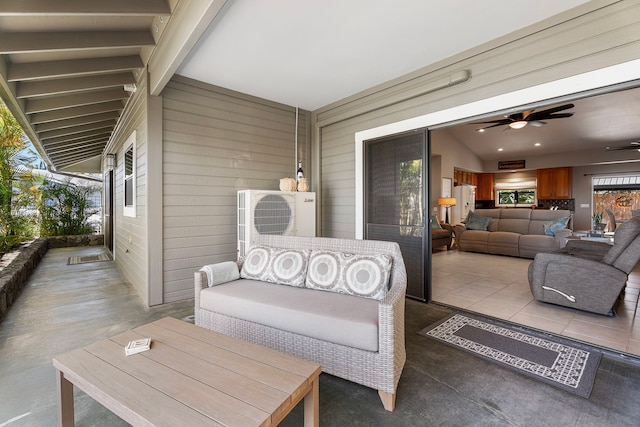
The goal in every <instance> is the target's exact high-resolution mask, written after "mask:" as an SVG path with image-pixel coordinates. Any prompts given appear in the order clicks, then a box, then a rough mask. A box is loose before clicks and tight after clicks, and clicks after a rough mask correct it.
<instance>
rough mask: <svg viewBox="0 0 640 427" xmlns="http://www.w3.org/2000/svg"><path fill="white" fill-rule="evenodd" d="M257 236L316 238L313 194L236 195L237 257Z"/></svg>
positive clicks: (258, 192)
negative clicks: (273, 235)
mask: <svg viewBox="0 0 640 427" xmlns="http://www.w3.org/2000/svg"><path fill="white" fill-rule="evenodd" d="M259 234H275V235H281V236H307V237H313V236H315V235H316V193H314V192H290V191H268V190H240V191H238V257H239V258H241V257H243V256H244V255H245V253H246V250H247V248H249V247H250V246H251V242H252V241H253V240H254V239H255V236H256V235H259Z"/></svg>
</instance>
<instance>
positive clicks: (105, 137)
mask: <svg viewBox="0 0 640 427" xmlns="http://www.w3.org/2000/svg"><path fill="white" fill-rule="evenodd" d="M109 136H110V134H109V133H104V134H101V135H93V136H85V137H82V138H78V139H73V140H69V139H66V138H59V139H60V141H57V142H47V143H45V144H43V145H44V146H45V147H47V149H60V148H64V147H66V146H70V145H74V146H75V145H78V144H80V145H81V144H88V143H92V142H96V141H108V140H109Z"/></svg>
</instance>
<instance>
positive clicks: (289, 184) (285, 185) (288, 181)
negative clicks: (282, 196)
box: [280, 178, 298, 191]
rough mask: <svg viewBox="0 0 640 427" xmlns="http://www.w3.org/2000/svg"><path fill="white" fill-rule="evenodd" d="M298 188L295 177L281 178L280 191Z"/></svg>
mask: <svg viewBox="0 0 640 427" xmlns="http://www.w3.org/2000/svg"><path fill="white" fill-rule="evenodd" d="M297 188H298V186H297V184H296V180H295V179H293V178H282V179H281V180H280V191H296V189H297Z"/></svg>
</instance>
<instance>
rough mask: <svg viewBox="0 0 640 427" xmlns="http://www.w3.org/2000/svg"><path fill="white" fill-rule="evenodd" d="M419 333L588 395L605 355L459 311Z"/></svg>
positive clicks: (576, 392) (574, 391)
mask: <svg viewBox="0 0 640 427" xmlns="http://www.w3.org/2000/svg"><path fill="white" fill-rule="evenodd" d="M418 334H420V335H423V336H426V337H429V338H433V339H436V340H438V341H441V342H443V343H445V344H448V345H450V346H453V347H456V348H459V349H462V350H464V351H467V352H469V353H471V354H474V355H476V356H479V357H482V358H484V359H487V360H490V361H493V362H496V363H498V364H500V365H502V366H505V367H508V368H511V369H513V370H515V371H517V372H519V373H522V374H524V375H527V376H530V377H532V378H536V379H538V380H540V381H543V382H546V383H548V384H551V385H554V386H556V387H559V388H561V389H563V390H566V391H569V392H571V393H575V394H577V395H579V396H582V397H586V398H588V397H589V395H590V394H591V389H592V388H593V381H594V380H595V376H596V372H597V370H598V366H599V365H600V359H601V358H602V353H600V352H598V351H594V350H592V349H590V348H588V347H582V346H579V345H576V344H575V343H569V342H568V341H564V340H561V339H558V338H555V337H548V336H543V335H542V334H541V335H539V336H538V335H535V333H532V332H527V333H524V332H522V331H520V330H518V329H517V328H508V327H504V326H499V325H496V324H492V323H488V322H487V321H481V320H478V319H474V318H471V317H468V316H465V315H462V314H456V313H454V314H452V315H450V316H447V317H445V318H444V319H442V320H440V321H439V322H436V323H434V324H433V325H430V326H429V327H427V328H425V329H423V330H421V331H419V332H418Z"/></svg>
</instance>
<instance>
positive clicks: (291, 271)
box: [271, 249, 310, 286]
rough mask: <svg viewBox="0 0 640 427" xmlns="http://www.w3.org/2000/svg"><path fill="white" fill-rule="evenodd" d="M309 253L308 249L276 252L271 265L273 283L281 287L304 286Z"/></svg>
mask: <svg viewBox="0 0 640 427" xmlns="http://www.w3.org/2000/svg"><path fill="white" fill-rule="evenodd" d="M309 253H310V251H309V250H308V249H300V250H295V249H284V250H275V251H274V253H273V262H272V264H271V271H272V273H273V282H274V283H279V284H281V285H290V286H304V279H305V276H306V275H307V264H308V261H309Z"/></svg>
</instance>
